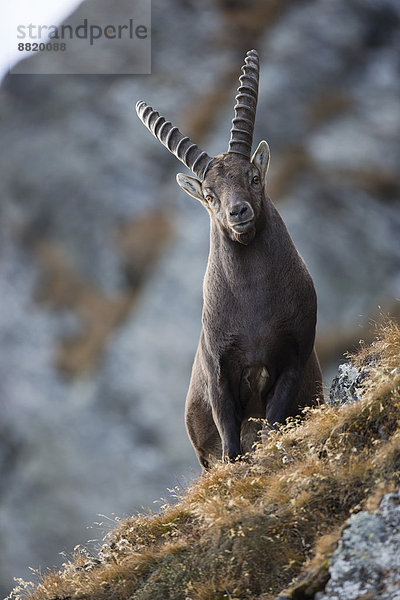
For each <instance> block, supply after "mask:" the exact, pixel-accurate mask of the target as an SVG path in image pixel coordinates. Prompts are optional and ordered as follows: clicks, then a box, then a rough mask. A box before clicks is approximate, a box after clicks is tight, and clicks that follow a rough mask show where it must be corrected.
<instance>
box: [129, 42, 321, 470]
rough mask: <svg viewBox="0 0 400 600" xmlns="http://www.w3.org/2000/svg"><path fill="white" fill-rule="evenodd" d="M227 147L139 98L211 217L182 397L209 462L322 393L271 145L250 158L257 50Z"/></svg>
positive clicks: (310, 300)
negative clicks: (211, 144)
mask: <svg viewBox="0 0 400 600" xmlns="http://www.w3.org/2000/svg"><path fill="white" fill-rule="evenodd" d="M242 71H243V74H242V75H241V77H240V86H239V89H238V95H237V96H236V104H235V116H234V119H233V126H232V130H231V139H230V142H229V148H228V152H226V153H224V154H220V155H218V156H215V157H214V158H211V157H210V156H209V155H208V154H207V153H206V152H204V151H202V150H200V149H199V148H198V147H197V146H196V145H195V144H193V143H192V142H191V140H190V139H189V138H188V137H185V136H183V135H182V134H181V133H180V132H179V130H178V129H177V128H176V127H173V126H172V124H171V123H170V122H169V121H165V119H164V117H161V116H160V115H159V113H158V112H156V111H154V110H153V109H152V108H151V107H149V106H147V105H146V104H145V103H144V102H138V103H137V105H136V109H137V112H138V115H139V117H140V118H141V119H142V121H143V123H144V124H145V125H146V126H147V127H148V128H149V129H150V131H151V132H152V133H153V134H154V135H155V136H156V137H157V138H158V139H159V140H160V141H161V142H162V143H163V144H164V145H165V146H166V147H167V148H168V149H169V150H170V151H171V152H173V153H174V154H175V155H176V156H177V157H178V158H179V159H180V160H181V161H182V162H183V163H184V164H185V165H186V166H187V167H188V168H189V169H191V170H192V171H193V172H194V173H195V175H197V177H198V179H197V178H195V177H190V176H188V175H183V174H181V173H180V174H178V175H177V181H178V184H179V185H180V186H181V188H183V190H185V192H187V193H188V194H189V195H191V196H193V197H194V198H197V199H198V200H200V202H201V203H202V204H203V206H204V207H205V208H206V210H207V211H208V213H209V215H210V222H211V232H210V254H209V258H208V265H207V270H206V275H205V278H204V287H203V296H204V305H203V317H202V323H203V327H202V331H201V335H200V342H199V345H198V348H197V352H196V356H195V359H194V364H193V369H192V377H191V381H190V386H189V391H188V394H187V398H186V426H187V430H188V433H189V436H190V439H191V441H192V443H193V446H194V448H195V450H196V453H197V456H198V458H199V461H200V464H201V465H202V467H203V468H205V469H208V468H209V467H210V465H211V464H212V463H213V462H214V461H215V460H217V459H220V458H223V459H225V460H234V459H236V458H237V457H238V456H240V455H241V454H244V453H245V452H248V451H249V450H250V449H251V446H252V445H253V443H254V441H256V439H257V434H258V432H259V429H260V424H259V422H257V421H254V420H252V419H266V420H267V422H268V423H269V426H272V427H273V426H275V425H276V424H279V423H284V422H285V420H286V418H287V417H289V416H295V415H297V414H298V413H299V411H300V410H301V408H303V407H305V406H310V405H313V404H314V403H315V402H316V399H317V397H318V396H320V398H321V400H322V396H321V391H322V384H321V370H320V367H319V364H318V359H317V356H316V354H315V350H314V338H315V325H316V312H317V300H316V294H315V290H314V285H313V282H312V279H311V277H310V275H309V273H308V271H307V268H306V266H305V264H304V262H303V260H302V259H301V257H300V256H299V254H298V252H297V250H296V248H295V247H294V244H293V242H292V240H291V238H290V236H289V233H288V231H287V229H286V227H285V225H284V223H283V221H282V219H281V217H280V216H279V214H278V212H277V210H276V209H275V207H274V205H273V204H272V202H271V200H270V199H269V197H268V196H267V195H266V193H265V179H266V173H267V169H268V163H269V155H270V153H269V147H268V144H267V143H266V142H264V141H262V142H260V144H259V146H258V148H257V150H256V151H255V153H254V154H253V156H252V157H251V158H250V156H251V147H252V139H253V129H254V120H255V112H256V105H257V95H258V72H259V64H258V55H257V52H256V51H255V50H251V51H250V52H248V53H247V56H246V60H245V64H244V66H243V68H242Z"/></svg>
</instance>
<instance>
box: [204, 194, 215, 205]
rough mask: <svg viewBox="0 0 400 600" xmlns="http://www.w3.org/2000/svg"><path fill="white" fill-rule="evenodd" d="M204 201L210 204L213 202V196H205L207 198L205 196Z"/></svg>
mask: <svg viewBox="0 0 400 600" xmlns="http://www.w3.org/2000/svg"><path fill="white" fill-rule="evenodd" d="M206 200H207V202H210V203H211V202H212V201H213V200H214V198H213V196H211V195H210V194H207V196H206Z"/></svg>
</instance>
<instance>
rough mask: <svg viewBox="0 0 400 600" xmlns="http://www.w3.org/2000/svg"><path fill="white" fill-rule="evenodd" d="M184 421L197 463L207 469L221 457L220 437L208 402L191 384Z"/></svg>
mask: <svg viewBox="0 0 400 600" xmlns="http://www.w3.org/2000/svg"><path fill="white" fill-rule="evenodd" d="M185 421H186V428H187V431H188V434H189V438H190V441H191V442H192V444H193V447H194V449H195V451H196V454H197V458H198V459H199V463H200V465H201V467H202V469H203V471H204V470H208V469H210V467H211V466H212V465H213V464H214V463H215V462H216V461H217V460H221V458H222V445H221V438H220V436H219V433H218V430H217V428H216V426H215V423H214V419H213V416H212V412H211V408H210V407H209V404H208V402H206V400H205V399H204V396H203V395H202V394H201V393H200V392H199V391H198V390H196V386H193V385H192V384H191V386H190V388H189V392H188V395H187V398H186V410H185Z"/></svg>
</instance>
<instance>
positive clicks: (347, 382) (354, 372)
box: [327, 356, 376, 406]
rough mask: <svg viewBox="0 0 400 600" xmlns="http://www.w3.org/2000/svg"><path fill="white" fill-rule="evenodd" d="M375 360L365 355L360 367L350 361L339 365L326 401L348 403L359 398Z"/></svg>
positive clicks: (334, 404) (333, 403) (335, 403)
mask: <svg viewBox="0 0 400 600" xmlns="http://www.w3.org/2000/svg"><path fill="white" fill-rule="evenodd" d="M375 362H376V360H375V359H374V358H373V357H372V356H371V357H367V358H366V360H365V364H364V365H363V366H362V367H359V368H358V367H355V366H354V365H352V364H351V363H344V364H342V365H339V369H338V374H337V376H336V377H335V378H334V379H333V381H332V385H331V388H330V390H329V399H328V398H327V401H328V402H329V404H332V405H333V406H338V405H341V404H350V403H352V402H358V401H359V400H361V396H362V390H363V387H364V385H363V382H364V380H365V379H366V378H367V377H368V375H369V374H370V373H371V369H372V368H373V366H374V364H375Z"/></svg>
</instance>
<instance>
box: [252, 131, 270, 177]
mask: <svg viewBox="0 0 400 600" xmlns="http://www.w3.org/2000/svg"><path fill="white" fill-rule="evenodd" d="M269 154H270V152H269V146H268V144H267V142H264V140H263V141H262V142H260V143H259V144H258V147H257V150H256V151H255V152H254V154H253V156H252V158H251V162H252V163H253V165H255V166H256V167H257V169H258V170H259V171H260V174H261V179H262V181H264V179H265V175H266V173H267V171H268V165H269Z"/></svg>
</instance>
